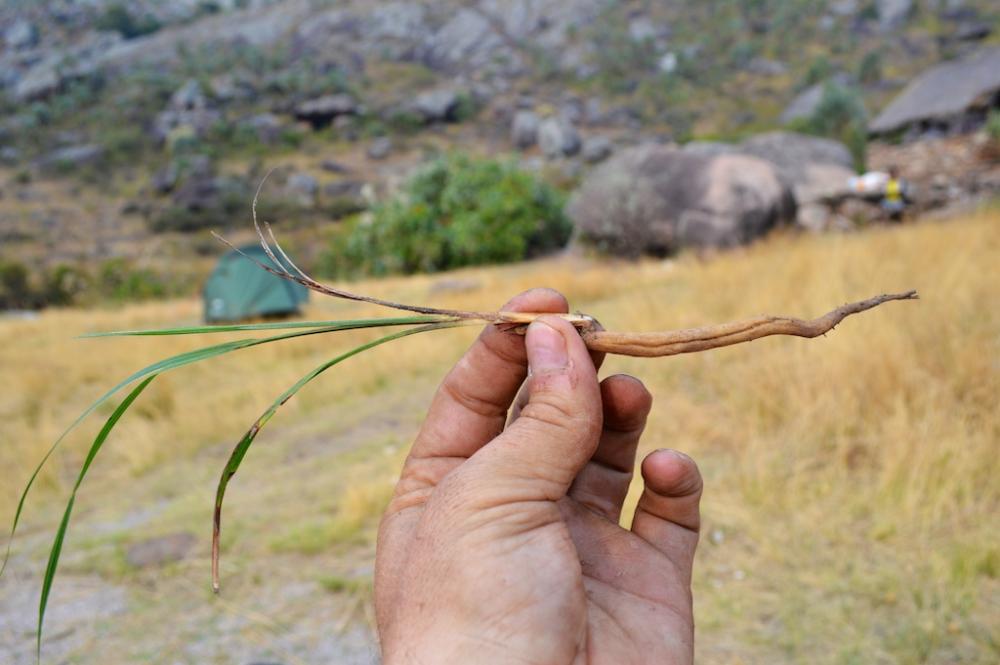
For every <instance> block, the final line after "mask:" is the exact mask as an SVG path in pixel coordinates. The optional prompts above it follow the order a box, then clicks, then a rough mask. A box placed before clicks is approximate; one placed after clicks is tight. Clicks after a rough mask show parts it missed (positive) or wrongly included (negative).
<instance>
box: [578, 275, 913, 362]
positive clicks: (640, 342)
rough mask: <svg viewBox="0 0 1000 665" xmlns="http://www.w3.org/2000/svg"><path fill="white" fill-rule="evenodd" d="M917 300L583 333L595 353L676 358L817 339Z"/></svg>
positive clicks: (881, 299)
mask: <svg viewBox="0 0 1000 665" xmlns="http://www.w3.org/2000/svg"><path fill="white" fill-rule="evenodd" d="M918 297H919V296H918V295H917V292H916V291H907V292H905V293H892V294H884V295H880V296H875V297H874V298H869V299H868V300H862V301H860V302H854V303H849V304H847V305H843V306H842V307H838V308H837V309H835V310H833V311H832V312H830V313H828V314H826V315H824V316H821V317H819V318H817V319H812V320H811V321H804V320H802V319H793V318H788V317H782V316H762V317H759V318H756V319H750V320H748V321H739V322H736V323H722V324H719V325H715V326H705V327H703V328H690V329H687V330H675V331H670V332H652V333H620V332H611V331H605V330H587V329H584V330H581V331H580V334H581V335H582V336H583V340H584V342H586V344H587V348H589V349H590V350H592V351H601V352H604V353H614V354H618V355H623V356H642V357H647V358H650V357H659V356H673V355H677V354H679V353H694V352H696V351H707V350H708V349H717V348H719V347H722V346H731V345H733V344H740V343H742V342H749V341H752V340H755V339H760V338H761V337H767V336H769V335H795V336H797V337H810V338H811V337H818V336H820V335H823V334H825V333H827V332H829V331H831V330H833V329H834V327H835V326H836V325H837V324H838V323H840V322H841V321H843V320H844V319H845V318H846V317H848V316H850V315H851V314H857V313H859V312H864V311H866V310H869V309H872V308H873V307H878V306H879V305H881V304H883V303H886V302H889V301H891V300H916V299H917V298H918Z"/></svg>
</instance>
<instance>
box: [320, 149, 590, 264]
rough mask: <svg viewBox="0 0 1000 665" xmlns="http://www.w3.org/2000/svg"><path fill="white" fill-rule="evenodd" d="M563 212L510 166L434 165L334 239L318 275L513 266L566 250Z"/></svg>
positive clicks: (445, 161)
mask: <svg viewBox="0 0 1000 665" xmlns="http://www.w3.org/2000/svg"><path fill="white" fill-rule="evenodd" d="M563 204H564V196H563V194H562V193H561V192H559V191H557V190H556V189H555V188H553V187H552V186H550V185H548V184H546V183H544V182H542V181H541V180H539V179H537V178H536V177H535V176H533V175H532V174H530V173H528V172H526V171H523V170H521V169H519V168H517V167H516V166H515V165H514V164H511V163H507V162H500V161H495V160H488V159H482V160H480V159H472V158H469V157H464V156H450V157H445V158H441V159H438V160H435V161H434V162H432V163H430V164H429V165H428V166H427V167H426V168H424V169H423V170H421V171H420V172H418V173H417V174H416V175H415V176H414V177H413V178H412V179H411V180H410V181H409V183H408V184H407V185H406V187H405V190H404V192H403V193H402V194H401V195H400V196H398V197H397V198H395V199H393V200H391V201H389V202H387V203H384V204H382V205H380V206H377V207H376V208H375V210H374V216H373V218H372V219H371V220H358V221H356V222H354V224H353V225H352V226H351V227H350V228H349V229H348V230H347V231H346V232H345V233H344V234H342V235H340V236H338V237H337V238H336V239H335V240H334V242H333V244H332V246H331V248H330V250H329V251H328V252H327V255H326V257H325V260H324V264H325V265H324V267H325V269H326V272H328V273H332V274H336V275H354V274H358V273H364V274H375V275H384V274H389V273H414V272H436V271H439V270H447V269H450V268H458V267H462V266H472V265H481V264H489V263H508V262H512V261H520V260H523V259H525V258H530V257H533V256H538V255H541V254H544V253H546V252H550V251H552V250H555V249H558V248H560V247H562V246H563V245H565V244H566V242H567V240H569V236H570V232H571V224H570V222H569V220H568V219H567V217H566V215H565V214H564V213H563Z"/></svg>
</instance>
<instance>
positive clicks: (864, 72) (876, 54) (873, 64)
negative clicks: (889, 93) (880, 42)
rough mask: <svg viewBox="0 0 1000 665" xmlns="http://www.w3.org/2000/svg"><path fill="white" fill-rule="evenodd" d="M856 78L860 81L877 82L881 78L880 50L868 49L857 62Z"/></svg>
mask: <svg viewBox="0 0 1000 665" xmlns="http://www.w3.org/2000/svg"><path fill="white" fill-rule="evenodd" d="M858 80H859V81H861V82H862V83H878V82H879V81H881V80H882V52H881V51H869V52H868V53H866V54H865V57H863V58H862V59H861V62H860V63H859V64H858Z"/></svg>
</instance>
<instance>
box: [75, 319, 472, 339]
mask: <svg viewBox="0 0 1000 665" xmlns="http://www.w3.org/2000/svg"><path fill="white" fill-rule="evenodd" d="M453 320H454V319H452V318H442V317H437V316H408V317H396V318H380V319H354V320H350V321H282V322H273V323H236V324H230V325H217V326H190V327H186V328H157V329H152V330H115V331H111V332H95V333H86V334H83V335H80V339H90V338H94V337H142V336H154V335H200V334H203V333H225V332H241V331H247V330H292V329H296V328H329V329H331V330H354V329H357V328H380V327H385V326H407V325H419V324H430V323H444V322H445V321H453Z"/></svg>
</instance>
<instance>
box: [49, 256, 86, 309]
mask: <svg viewBox="0 0 1000 665" xmlns="http://www.w3.org/2000/svg"><path fill="white" fill-rule="evenodd" d="M44 280H45V284H44V286H43V288H42V294H41V296H42V299H43V300H44V301H45V304H46V305H56V306H66V305H72V304H73V303H74V302H75V301H76V300H77V298H78V297H79V295H80V294H81V293H83V292H84V291H85V290H86V289H87V287H88V286H89V285H90V276H89V275H87V273H86V272H84V271H83V270H81V269H79V268H76V267H75V266H71V265H66V264H61V265H58V266H56V267H55V268H53V269H52V270H51V271H49V272H48V273H47V274H46V275H45V278H44Z"/></svg>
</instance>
